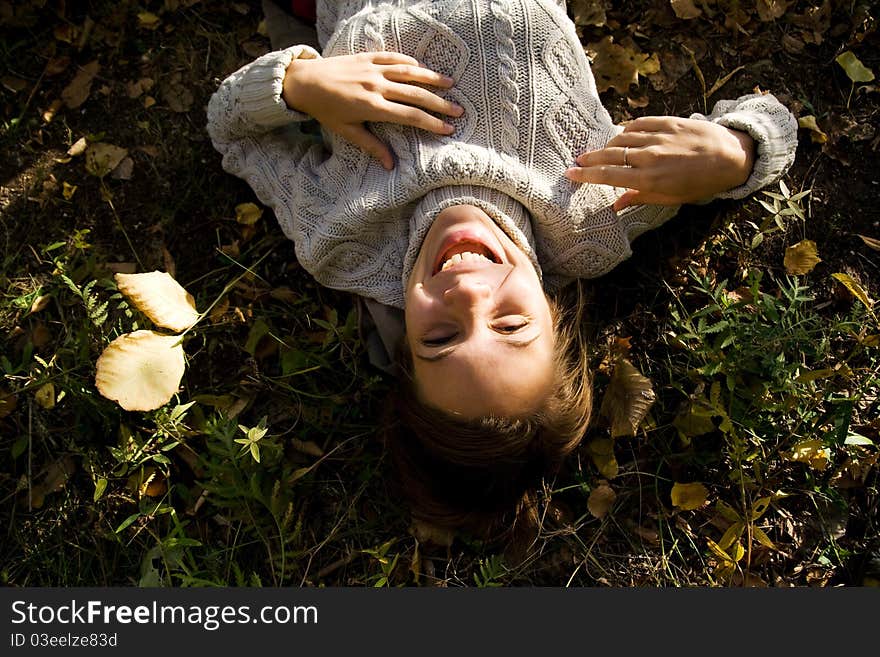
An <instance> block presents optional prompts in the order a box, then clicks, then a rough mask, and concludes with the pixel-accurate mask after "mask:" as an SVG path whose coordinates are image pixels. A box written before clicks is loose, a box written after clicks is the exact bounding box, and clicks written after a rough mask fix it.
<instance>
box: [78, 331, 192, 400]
mask: <svg viewBox="0 0 880 657" xmlns="http://www.w3.org/2000/svg"><path fill="white" fill-rule="evenodd" d="M185 367H186V362H185V359H184V353H183V345H182V344H181V338H180V336H179V335H162V334H160V333H156V332H155V331H144V330H141V331H135V332H133V333H126V334H124V335H121V336H119V337H118V338H116V339H115V340H114V341H113V342H111V343H110V344H109V345H107V348H106V349H104V351H103V353H102V354H101V356H100V357H99V358H98V362H97V364H96V368H97V371H96V372H95V385H96V387H97V388H98V392H100V393H101V394H102V395H103V396H104V397H106V398H107V399H110V400H113V401H115V402H116V403H117V404H119V405H120V406H121V407H122V408H124V409H125V410H127V411H152V410H155V409H157V408H160V407H161V406H164V405H165V404H167V403H168V402H169V401H170V400H171V398H172V397H173V396H174V393H176V392H177V389H178V387H179V386H180V380H181V379H182V378H183V372H184V369H185Z"/></svg>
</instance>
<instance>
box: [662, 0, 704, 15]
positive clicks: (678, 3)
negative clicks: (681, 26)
mask: <svg viewBox="0 0 880 657" xmlns="http://www.w3.org/2000/svg"><path fill="white" fill-rule="evenodd" d="M669 4H670V5H672V11H674V12H675V15H676V16H678V17H679V18H681V19H683V20H690V19H691V18H696V17H697V16H701V15H702V14H703V10H702V9H700V8H698V7H696V6H695V5H694V0H669Z"/></svg>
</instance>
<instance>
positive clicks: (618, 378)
mask: <svg viewBox="0 0 880 657" xmlns="http://www.w3.org/2000/svg"><path fill="white" fill-rule="evenodd" d="M655 398H656V395H655V394H654V389H653V387H652V386H651V380H650V379H649V378H647V377H645V376H643V375H642V373H641V372H639V371H638V370H637V369H636V368H635V367H634V366H633V364H632V363H630V362H629V361H628V360H627V359H626V358H618V359H617V362H616V363H615V365H614V372H613V373H612V374H611V381H610V382H609V383H608V387H607V389H606V390H605V396H604V397H603V398H602V405H601V407H600V408H599V414H600V415H602V417H604V418H606V419H607V420H608V421H609V424H610V425H611V436H612V437H617V436H634V435H636V430H637V429H638V428H639V425H640V424H641V422H642V420H643V419H644V418H645V415H647V414H648V411H649V410H650V408H651V406H652V405H653V403H654V399H655Z"/></svg>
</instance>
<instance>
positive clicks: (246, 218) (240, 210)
mask: <svg viewBox="0 0 880 657" xmlns="http://www.w3.org/2000/svg"><path fill="white" fill-rule="evenodd" d="M262 216H263V210H262V208H260V207H258V206H257V205H256V204H254V203H240V204H239V205H236V206H235V220H236V221H237V222H238V223H240V224H242V225H243V226H253V225H254V224H255V223H257V222H258V221H259V220H260V217H262Z"/></svg>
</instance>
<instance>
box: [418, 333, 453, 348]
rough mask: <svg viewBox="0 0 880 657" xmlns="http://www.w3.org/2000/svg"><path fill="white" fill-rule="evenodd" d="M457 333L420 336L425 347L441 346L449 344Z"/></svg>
mask: <svg viewBox="0 0 880 657" xmlns="http://www.w3.org/2000/svg"><path fill="white" fill-rule="evenodd" d="M456 335H458V334H457V333H453V334H451V335H444V336H441V337H439V338H422V344H423V345H425V346H426V347H442V346H443V345H445V344H449V343H450V342H452V340H454V339H455V336H456Z"/></svg>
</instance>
